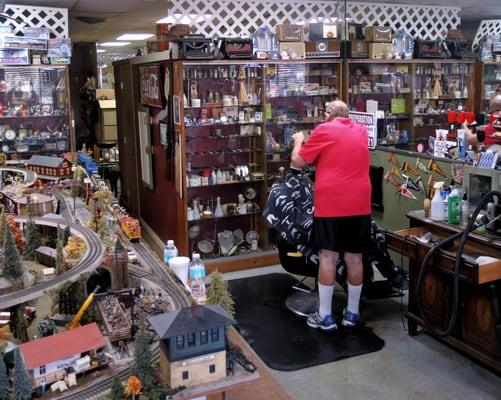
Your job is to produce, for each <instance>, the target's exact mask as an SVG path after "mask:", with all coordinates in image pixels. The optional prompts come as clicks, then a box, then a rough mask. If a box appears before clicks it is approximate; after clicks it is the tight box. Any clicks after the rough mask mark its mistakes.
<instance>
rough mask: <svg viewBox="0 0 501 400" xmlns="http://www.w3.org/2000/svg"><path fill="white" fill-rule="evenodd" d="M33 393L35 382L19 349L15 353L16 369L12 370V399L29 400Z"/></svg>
mask: <svg viewBox="0 0 501 400" xmlns="http://www.w3.org/2000/svg"><path fill="white" fill-rule="evenodd" d="M32 393H33V382H32V380H31V377H30V375H29V373H28V371H27V370H26V366H25V365H24V361H23V358H22V357H21V352H20V351H19V349H16V350H15V353H14V369H13V370H12V399H13V400H29V399H31V394H32Z"/></svg>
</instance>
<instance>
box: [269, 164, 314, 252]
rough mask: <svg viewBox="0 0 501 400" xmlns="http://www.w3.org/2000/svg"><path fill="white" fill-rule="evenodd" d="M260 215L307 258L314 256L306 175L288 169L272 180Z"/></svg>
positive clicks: (310, 190) (309, 185)
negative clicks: (311, 246)
mask: <svg viewBox="0 0 501 400" xmlns="http://www.w3.org/2000/svg"><path fill="white" fill-rule="evenodd" d="M263 215H264V217H265V218H266V221H268V223H269V224H270V225H271V226H272V227H273V228H275V229H276V230H277V232H278V234H279V236H280V237H281V238H282V239H283V240H284V241H286V242H287V243H289V244H292V245H294V246H296V248H297V249H298V251H300V252H301V253H303V255H305V256H306V257H311V256H314V257H315V258H316V257H317V255H316V254H314V253H313V250H312V249H311V248H310V238H311V232H312V228H313V184H312V182H311V180H310V178H308V177H307V176H306V175H305V174H303V173H302V172H299V171H298V172H290V173H288V174H287V176H286V177H285V179H284V180H283V181H281V182H277V183H274V184H273V186H272V187H271V191H270V194H269V196H268V200H267V202H266V206H265V208H264V211H263Z"/></svg>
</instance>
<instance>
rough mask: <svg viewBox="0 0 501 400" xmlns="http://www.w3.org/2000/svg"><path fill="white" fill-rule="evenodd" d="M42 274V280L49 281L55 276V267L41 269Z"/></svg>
mask: <svg viewBox="0 0 501 400" xmlns="http://www.w3.org/2000/svg"><path fill="white" fill-rule="evenodd" d="M42 274H43V280H44V281H50V280H51V279H53V278H54V277H55V276H56V269H55V268H44V269H43V270H42Z"/></svg>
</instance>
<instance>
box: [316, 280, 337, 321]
mask: <svg viewBox="0 0 501 400" xmlns="http://www.w3.org/2000/svg"><path fill="white" fill-rule="evenodd" d="M333 294H334V285H332V286H327V285H322V284H321V283H320V282H319V283H318V299H319V307H318V313H319V314H320V316H321V317H322V318H325V317H326V316H327V315H330V314H332V296H333Z"/></svg>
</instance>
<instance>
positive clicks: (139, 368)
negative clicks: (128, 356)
mask: <svg viewBox="0 0 501 400" xmlns="http://www.w3.org/2000/svg"><path fill="white" fill-rule="evenodd" d="M151 360H152V354H151V350H150V337H149V335H148V331H147V329H146V322H145V321H144V320H142V319H141V320H140V321H139V326H138V330H137V333H136V337H135V338H134V366H133V369H132V371H133V373H134V375H136V376H137V377H138V378H139V380H140V381H141V382H142V383H143V385H144V387H145V388H148V389H149V388H151V387H152V385H153V375H154V373H155V371H154V370H153V367H152V366H151Z"/></svg>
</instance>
